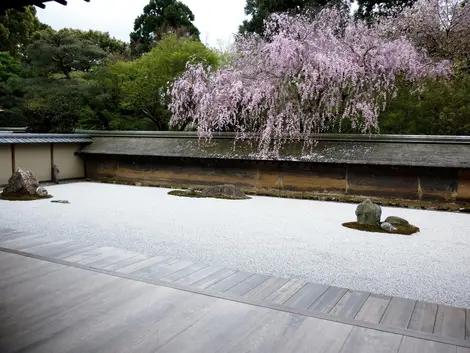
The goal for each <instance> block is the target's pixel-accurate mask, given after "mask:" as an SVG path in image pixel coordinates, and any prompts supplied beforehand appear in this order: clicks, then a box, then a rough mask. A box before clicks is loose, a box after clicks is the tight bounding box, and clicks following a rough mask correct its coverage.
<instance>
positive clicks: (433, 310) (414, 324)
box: [408, 301, 437, 333]
mask: <svg viewBox="0 0 470 353" xmlns="http://www.w3.org/2000/svg"><path fill="white" fill-rule="evenodd" d="M436 314H437V304H432V303H426V302H420V301H418V302H417V303H416V305H415V309H414V311H413V315H412V316H411V320H410V324H409V325H408V328H409V329H411V330H416V331H421V332H428V333H432V332H433V331H434V324H435V322H436Z"/></svg>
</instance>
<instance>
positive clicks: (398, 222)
mask: <svg viewBox="0 0 470 353" xmlns="http://www.w3.org/2000/svg"><path fill="white" fill-rule="evenodd" d="M385 222H387V223H390V224H393V225H398V226H409V225H410V223H409V222H408V221H407V220H406V219H404V218H400V217H397V216H389V217H387V218H386V219H385Z"/></svg>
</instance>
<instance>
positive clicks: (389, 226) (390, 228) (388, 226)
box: [380, 222, 397, 232]
mask: <svg viewBox="0 0 470 353" xmlns="http://www.w3.org/2000/svg"><path fill="white" fill-rule="evenodd" d="M380 228H382V229H383V230H386V231H387V232H394V231H396V230H397V229H396V228H395V227H394V226H393V225H392V224H390V223H388V222H383V223H382V224H381V225H380Z"/></svg>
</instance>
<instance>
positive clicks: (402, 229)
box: [343, 222, 419, 235]
mask: <svg viewBox="0 0 470 353" xmlns="http://www.w3.org/2000/svg"><path fill="white" fill-rule="evenodd" d="M393 226H394V227H395V228H397V230H396V231H394V232H387V231H386V230H383V229H382V228H380V226H371V225H366V224H359V223H357V222H347V223H343V227H346V228H350V229H356V230H362V231H364V232H373V233H386V234H403V235H412V234H414V233H417V232H419V228H418V227H415V226H413V225H411V224H409V225H406V226H403V225H397V224H394V225H393Z"/></svg>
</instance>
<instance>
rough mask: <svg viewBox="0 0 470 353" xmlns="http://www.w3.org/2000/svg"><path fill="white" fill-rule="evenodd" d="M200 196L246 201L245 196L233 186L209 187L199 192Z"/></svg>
mask: <svg viewBox="0 0 470 353" xmlns="http://www.w3.org/2000/svg"><path fill="white" fill-rule="evenodd" d="M201 195H204V196H212V197H227V198H231V199H246V198H247V197H246V195H245V193H244V192H243V191H241V190H240V189H239V188H238V187H236V186H235V185H216V186H209V187H208V188H207V189H205V190H203V191H202V192H201Z"/></svg>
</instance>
